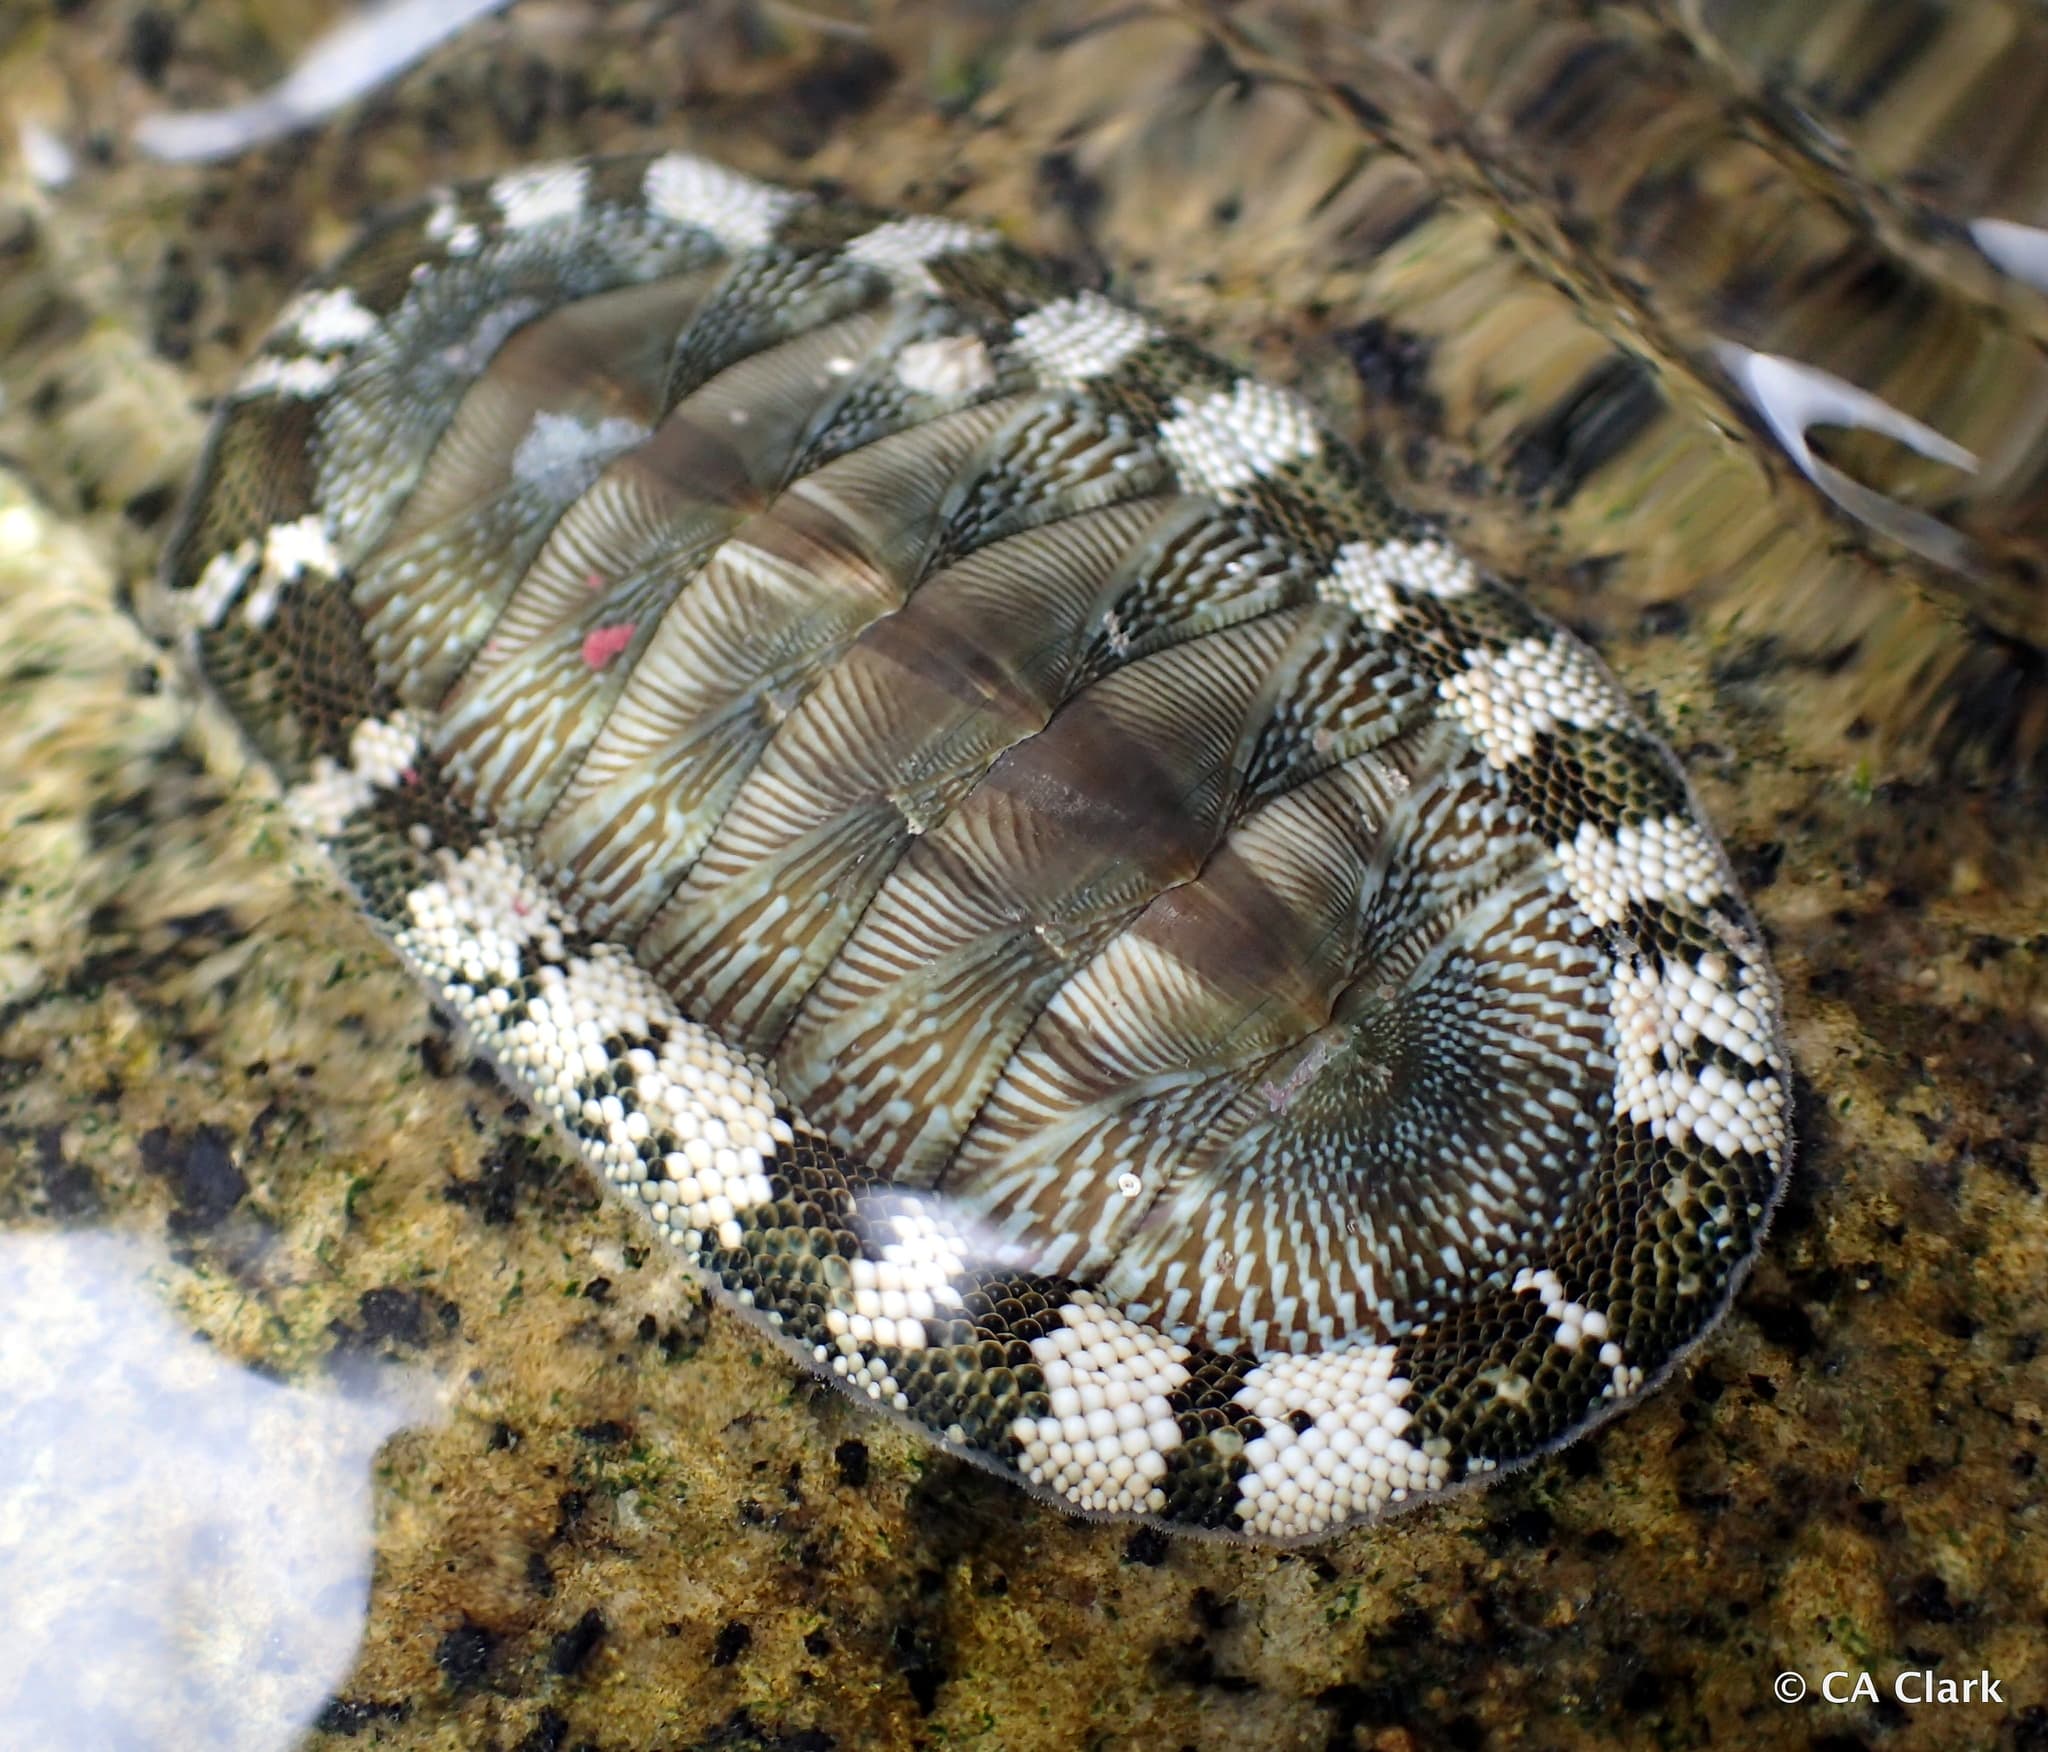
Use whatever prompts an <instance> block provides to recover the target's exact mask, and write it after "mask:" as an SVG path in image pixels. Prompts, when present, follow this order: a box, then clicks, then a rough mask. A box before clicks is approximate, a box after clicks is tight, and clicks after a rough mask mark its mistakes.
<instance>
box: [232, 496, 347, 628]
mask: <svg viewBox="0 0 2048 1752" xmlns="http://www.w3.org/2000/svg"><path fill="white" fill-rule="evenodd" d="M309 575H310V576H312V577H315V578H338V577H340V576H341V556H340V555H339V554H337V553H336V552H335V551H334V544H333V543H332V542H331V541H329V540H328V539H327V526H326V524H324V523H323V522H322V521H321V520H320V518H319V517H318V516H317V515H315V514H314V513H312V512H308V513H307V514H306V515H305V516H304V517H299V518H295V519H294V520H293V521H292V522H290V523H273V524H272V525H271V526H270V527H269V528H268V529H267V530H265V531H264V533H263V569H262V570H261V571H260V572H259V573H258V574H257V577H256V585H255V588H254V589H252V590H251V591H250V592H249V594H248V597H247V598H246V599H245V600H244V602H243V604H242V618H243V619H244V620H245V621H247V622H248V623H249V625H250V626H252V627H256V628H259V629H260V628H263V627H267V626H268V625H270V621H271V617H272V616H273V615H275V614H276V613H277V604H278V600H279V598H280V597H282V596H283V594H284V592H285V589H286V587H287V586H289V585H292V584H296V583H297V582H298V581H299V580H300V579H301V578H304V577H307V576H309Z"/></svg>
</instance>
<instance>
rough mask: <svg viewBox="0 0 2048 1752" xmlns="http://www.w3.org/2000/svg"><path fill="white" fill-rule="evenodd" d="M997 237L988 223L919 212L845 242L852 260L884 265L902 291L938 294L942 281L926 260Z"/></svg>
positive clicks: (977, 246)
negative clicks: (986, 225)
mask: <svg viewBox="0 0 2048 1752" xmlns="http://www.w3.org/2000/svg"><path fill="white" fill-rule="evenodd" d="M997 241H998V239H997V236H996V233H994V232H993V231H990V230H989V229H987V227H985V226H981V225H967V224H963V223H962V222H961V221H960V220H958V219H935V218H933V217H931V216H930V215H929V214H916V215H913V216H912V217H910V218H907V219H891V220H889V221H888V222H887V223H886V224H882V225H877V226H876V227H875V228H874V230H872V231H864V232H862V233H861V235H860V236H858V237H856V238H855V239H854V240H853V241H852V242H851V243H849V244H848V245H847V246H846V252H845V253H846V258H847V260H849V261H855V262H862V263H865V264H866V265H867V266H868V267H871V268H879V269H881V271H882V272H883V273H884V274H886V275H887V276H888V277H889V278H890V280H892V281H893V282H894V283H895V284H896V286H897V288H898V289H899V290H901V291H904V292H911V293H922V294H924V295H926V296H928V297H936V296H937V295H938V291H939V283H938V281H936V280H934V279H933V278H932V277H931V275H930V274H929V273H927V272H926V271H925V264H926V263H927V262H930V261H936V260H937V259H938V258H939V257H940V256H947V255H962V254H965V253H966V252H968V251H970V250H977V249H987V248H988V247H989V246H990V245H992V244H994V243H995V242H997Z"/></svg>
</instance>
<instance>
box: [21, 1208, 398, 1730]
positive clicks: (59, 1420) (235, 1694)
mask: <svg viewBox="0 0 2048 1752" xmlns="http://www.w3.org/2000/svg"><path fill="white" fill-rule="evenodd" d="M165 1269H166V1268H165V1266H164V1265H163V1262H161V1261H160V1260H153V1259H152V1258H150V1257H149V1255H148V1254H147V1253H146V1252H145V1250H144V1249H143V1248H142V1247H140V1246H139V1245H135V1244H132V1243H129V1242H126V1241H123V1240H120V1239H117V1238H115V1237H111V1236H105V1235H13V1236H0V1600H4V1601H5V1618H6V1627H7V1634H6V1635H5V1636H4V1637H0V1742H4V1744H5V1745H6V1746H7V1747H8V1748H10V1752H43V1749H44V1748H50V1749H51V1752H56V1749H58V1748H62V1749H64V1752H78V1749H79V1748H82V1747H93V1748H110V1749H111V1748H126V1747H136V1748H142V1747H166V1746H207V1747H219V1748H230V1749H233V1752H256V1749H258V1748H266V1747H278V1746H285V1745H289V1744H291V1743H293V1742H294V1741H295V1740H296V1739H297V1737H298V1735H299V1734H300V1733H301V1732H302V1731H303V1729H304V1727H305V1725H306V1724H307V1723H308V1722H309V1721H310V1720H311V1718H312V1717H313V1715H314V1713H315V1712H316V1711H317V1710H318V1709H319V1707H320V1705H321V1704H322V1702H323V1701H324V1700H325V1699H326V1698H327V1697H329V1696H330V1695H331V1694H332V1693H333V1692H334V1691H335V1689H336V1688H337V1687H338V1685H339V1684H340V1682H341V1680H342V1678H343V1677H344V1675H345V1674H346V1673H347V1671H348V1669H349V1666H350V1664H351V1662H352V1661H353V1658H354V1655H355V1650H356V1646H357V1643H358V1641H359V1639H360V1637H361V1633H362V1626H363V1616H364V1612H365V1610H366V1608H367V1605H368V1601H369V1588H370V1560H371V1536H372V1492H371V1482H372V1475H371V1470H370V1465H371V1460H372V1457H373V1456H374V1454H375V1452H376V1450H377V1447H378V1445H379V1444H380V1443H381V1442H383V1440H384V1439H385V1437H387V1436H388V1435H390V1434H391V1433H392V1432H393V1431H394V1430H396V1429H398V1428H399V1427H401V1426H402V1425H403V1424H406V1423H408V1422H417V1421H420V1420H421V1419H422V1417H423V1416H429V1415H431V1404H430V1396H429V1392H428V1389H427V1388H426V1385H425V1383H424V1381H423V1380H421V1379H418V1378H412V1379H401V1380H397V1381H394V1380H393V1379H391V1378H389V1377H385V1378H380V1380H379V1382H378V1384H377V1387H376V1389H375V1390H374V1391H371V1392H367V1393H349V1394H346V1395H344V1394H341V1393H327V1392H309V1391H306V1390H303V1389H301V1388H296V1387H287V1386H281V1385H279V1384H278V1383H276V1382H274V1381H268V1380H264V1379H262V1378H261V1377H259V1376H257V1375H254V1374H251V1373H250V1372H249V1371H247V1370H246V1369H243V1368H240V1367H238V1366H237V1365H235V1364H233V1363H230V1362H227V1361H225V1360H224V1359H223V1358H221V1357H220V1356H219V1355H218V1354H217V1353H216V1352H214V1351H213V1350H212V1349H211V1348H210V1347H209V1346H208V1345H207V1344H206V1343H205V1341H204V1340H203V1339H201V1338H199V1337H197V1336H196V1335H195V1334H193V1333H192V1332H190V1331H189V1330H187V1329H185V1328H184V1327H182V1326H180V1325H179V1324H178V1323H177V1322H176V1321H175V1320H174V1319H173V1318H172V1317H171V1316H170V1315H168V1314H167V1313H166V1312H165V1309H164V1306H163V1304H162V1302H161V1301H160V1300H159V1299H158V1297H156V1296H155V1295H153V1294H152V1293H151V1287H150V1280H151V1278H152V1276H154V1275H158V1274H160V1273H162V1272H163V1271H164V1270H165Z"/></svg>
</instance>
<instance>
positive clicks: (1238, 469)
mask: <svg viewBox="0 0 2048 1752" xmlns="http://www.w3.org/2000/svg"><path fill="white" fill-rule="evenodd" d="M1173 406H1174V417H1173V418H1172V419H1170V420H1167V421H1164V422H1163V423H1162V424H1161V425H1160V428H1159V443H1160V447H1161V448H1162V449H1163V450H1165V452H1166V454H1167V455H1168V457H1169V458H1171V460H1172V462H1173V466H1174V468H1175V469H1176V470H1177V471H1178V472H1179V474H1180V477H1181V479H1182V480H1183V481H1185V482H1186V483H1187V485H1188V486H1189V487H1190V488H1191V489H1192V490H1194V491H1195V492H1198V493H1210V494H1214V495H1215V496H1216V497H1218V498H1226V497H1228V496H1229V495H1230V494H1231V493H1233V492H1235V491H1236V490H1237V489H1238V488H1239V487H1242V486H1245V485H1246V484H1248V483H1249V482H1252V481H1255V480H1259V479H1261V478H1263V477H1264V476H1266V475H1269V474H1272V473H1273V472H1274V471H1275V470H1276V469H1280V468H1284V467H1285V466H1286V465H1287V464H1288V463H1290V462H1300V461H1303V460H1305V459H1307V458H1308V457H1312V456H1315V455H1318V454H1320V452H1321V450H1322V448H1323V434H1322V428H1321V427H1320V426H1318V425H1317V424H1316V417H1315V414H1314V412H1313V410H1311V409H1310V407H1309V405H1308V403H1307V402H1305V401H1303V400H1302V398H1301V397H1300V396H1298V395H1292V394H1290V393H1289V392H1288V391H1286V390H1284V389H1275V388H1274V387H1273V386H1272V385H1271V384H1269V383H1260V382H1258V381H1256V380H1255V379H1253V378H1250V377H1240V378H1239V379H1238V380H1237V381H1236V382H1235V383H1233V384H1232V385H1231V386H1230V388H1228V389H1227V390H1217V391H1215V392H1214V393H1213V394H1210V395H1206V396H1203V397H1202V398H1201V399H1200V400H1199V401H1197V400H1192V399H1190V398H1189V397H1187V396H1184V395H1181V396H1175V397H1174V401H1173Z"/></svg>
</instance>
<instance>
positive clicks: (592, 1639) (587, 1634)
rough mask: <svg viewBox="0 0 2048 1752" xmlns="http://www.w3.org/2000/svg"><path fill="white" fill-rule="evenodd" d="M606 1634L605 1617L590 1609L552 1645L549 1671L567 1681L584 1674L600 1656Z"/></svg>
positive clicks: (549, 1653) (549, 1654) (549, 1655)
mask: <svg viewBox="0 0 2048 1752" xmlns="http://www.w3.org/2000/svg"><path fill="white" fill-rule="evenodd" d="M605 1630H606V1625H605V1621H604V1614H603V1613H602V1612H600V1611H599V1610H598V1609H597V1608H596V1607H595V1606H593V1607H591V1609H590V1610H589V1611H588V1612H586V1613H584V1615H583V1616H582V1617H581V1618H579V1619H577V1620H576V1622H575V1623H574V1624H572V1625H570V1626H569V1628H568V1629H567V1630H565V1631H563V1632H562V1634H561V1635H560V1636H558V1637H556V1638H555V1640H554V1641H553V1642H552V1643H551V1644H549V1646H548V1668H549V1671H551V1672H554V1673H558V1674H560V1675H561V1676H562V1677H563V1678H564V1679H568V1678H573V1677H574V1676H575V1675H576V1674H578V1673H580V1672H582V1671H583V1669H584V1667H585V1666H586V1665H587V1664H588V1662H589V1660H590V1657H591V1656H592V1655H594V1654H596V1653H597V1648H598V1645H599V1644H600V1643H601V1642H603V1641H604V1637H605Z"/></svg>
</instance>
